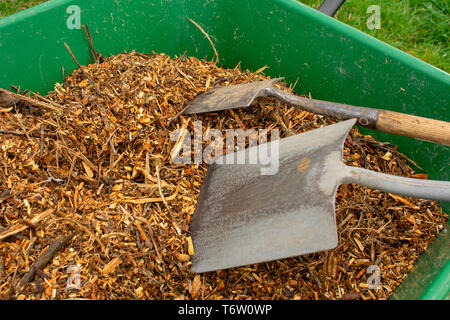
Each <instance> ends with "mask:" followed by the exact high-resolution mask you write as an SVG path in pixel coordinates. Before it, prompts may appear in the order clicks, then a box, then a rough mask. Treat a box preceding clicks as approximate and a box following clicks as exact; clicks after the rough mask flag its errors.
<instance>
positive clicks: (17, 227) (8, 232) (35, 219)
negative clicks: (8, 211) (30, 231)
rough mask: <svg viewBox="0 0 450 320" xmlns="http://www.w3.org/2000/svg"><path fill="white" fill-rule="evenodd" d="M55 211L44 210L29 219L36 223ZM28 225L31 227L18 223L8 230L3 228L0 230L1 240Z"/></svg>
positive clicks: (24, 228)
mask: <svg viewBox="0 0 450 320" xmlns="http://www.w3.org/2000/svg"><path fill="white" fill-rule="evenodd" d="M54 211H55V210H54V209H47V210H45V211H44V212H42V213H40V214H38V215H37V216H35V217H33V218H32V219H31V220H29V222H30V223H32V224H33V225H36V224H37V223H38V222H40V221H42V220H43V219H45V218H46V217H47V216H48V215H50V214H52V213H53V212H54ZM28 227H29V226H28V225H23V224H16V225H14V226H12V227H10V228H8V229H6V230H3V231H2V232H0V240H1V239H4V238H6V237H9V236H12V235H13V234H16V233H19V232H21V231H23V230H26V229H27V228H28Z"/></svg>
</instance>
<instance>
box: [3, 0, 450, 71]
mask: <svg viewBox="0 0 450 320" xmlns="http://www.w3.org/2000/svg"><path fill="white" fill-rule="evenodd" d="M299 1H300V2H302V3H304V4H306V5H309V6H312V7H314V8H317V7H318V6H319V5H320V3H321V2H322V0H299ZM41 2H45V1H43V0H0V17H4V16H7V15H10V14H12V13H14V12H16V11H19V10H23V9H26V8H28V7H31V6H34V5H36V4H39V3H41ZM449 3H450V2H449V1H448V0H395V1H393V0H347V1H346V2H345V3H344V5H343V6H342V7H341V9H340V10H339V11H338V13H337V15H336V19H338V20H340V21H342V22H344V23H346V24H348V25H350V26H352V27H354V28H357V29H359V30H361V31H363V32H365V33H367V34H370V35H371V36H373V37H375V38H378V39H380V40H382V41H384V42H386V43H389V44H390V45H392V46H394V47H397V48H399V49H400V50H403V51H405V52H407V53H409V54H411V55H413V56H415V57H417V58H419V59H422V60H424V61H426V62H428V63H430V64H432V65H434V66H436V67H438V68H440V69H442V70H444V71H446V72H449V71H450V45H449V30H450V23H449V15H450V12H449V6H450V4H449ZM370 5H378V6H380V9H381V29H378V30H377V29H375V30H369V29H368V28H367V26H366V21H367V19H368V17H369V15H370V14H368V13H366V10H367V8H368V7H369V6H370Z"/></svg>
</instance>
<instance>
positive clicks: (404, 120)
mask: <svg viewBox="0 0 450 320" xmlns="http://www.w3.org/2000/svg"><path fill="white" fill-rule="evenodd" d="M376 129H377V130H380V131H383V132H388V133H393V134H398V135H401V136H405V137H410V138H416V139H421V140H426V141H431V142H436V143H441V144H445V145H450V123H449V122H445V121H440V120H433V119H428V118H423V117H418V116H413V115H408V114H403V113H399V112H394V111H387V110H381V111H380V112H379V114H378V121H377V124H376Z"/></svg>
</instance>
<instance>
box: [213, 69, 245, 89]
mask: <svg viewBox="0 0 450 320" xmlns="http://www.w3.org/2000/svg"><path fill="white" fill-rule="evenodd" d="M243 75H245V73H244V72H241V73H238V74H235V75H232V76H229V77H225V78H222V79H219V80H216V81H214V82H213V84H212V86H213V87H214V86H215V85H217V84H219V83H222V82H225V81H230V80H233V79H234V78H237V77H240V76H243Z"/></svg>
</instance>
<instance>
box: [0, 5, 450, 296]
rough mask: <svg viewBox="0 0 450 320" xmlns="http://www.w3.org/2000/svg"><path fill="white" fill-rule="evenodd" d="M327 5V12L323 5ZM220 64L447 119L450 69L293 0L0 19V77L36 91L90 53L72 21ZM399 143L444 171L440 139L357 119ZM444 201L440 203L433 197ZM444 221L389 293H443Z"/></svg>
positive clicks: (114, 45)
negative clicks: (416, 137) (398, 131)
mask: <svg viewBox="0 0 450 320" xmlns="http://www.w3.org/2000/svg"><path fill="white" fill-rule="evenodd" d="M328 13H329V14H332V12H328ZM189 19H191V20H193V21H196V22H197V23H198V24H199V25H201V26H202V27H203V29H204V30H205V31H206V32H207V33H208V34H209V35H210V36H211V37H212V39H213V40H214V45H215V48H216V50H217V52H218V53H219V54H220V58H219V64H220V65H223V66H225V67H234V66H236V64H238V63H239V62H240V63H241V66H242V67H243V68H248V69H251V70H256V69H259V68H260V67H261V66H264V65H267V66H268V67H269V68H268V69H266V70H268V71H267V74H269V75H271V76H272V77H279V76H283V77H285V78H286V81H287V82H288V83H295V82H297V86H296V87H295V90H296V93H297V94H309V93H311V95H312V96H313V97H314V98H316V99H320V100H327V101H336V102H340V103H345V104H351V105H359V106H367V107H372V108H385V109H387V110H391V111H397V112H402V113H409V114H414V115H417V116H422V117H427V118H432V119H440V120H443V121H449V120H450V112H449V111H448V108H449V107H450V103H449V95H448V92H450V90H449V89H450V76H449V75H448V74H447V73H445V72H443V71H442V70H439V69H437V68H435V67H433V66H431V65H429V64H427V63H425V62H423V61H421V60H419V59H416V58H414V57H412V56H410V55H408V54H406V53H404V52H402V51H400V50H397V49H395V48H393V47H391V46H389V45H387V44H385V43H383V42H381V41H378V40H377V39H375V38H373V37H370V36H368V35H366V34H364V33H363V32H360V31H358V30H356V29H354V28H352V27H350V26H348V25H345V24H343V23H341V22H339V21H337V20H335V19H333V18H331V17H330V16H327V15H326V14H323V13H321V12H319V11H317V10H314V9H312V8H310V7H307V6H305V5H303V4H301V3H299V2H297V1H294V0H248V1H245V2H242V1H237V0H210V1H207V2H203V1H194V0H170V1H167V0H163V1H161V0H152V1H149V0H133V1H131V0H116V1H112V0H98V1H89V0H52V1H48V2H45V3H43V4H41V5H39V6H36V7H33V8H30V9H27V10H25V11H22V12H19V13H17V14H14V15H12V16H9V17H6V18H3V19H1V20H0V61H1V62H2V68H1V71H0V87H3V88H7V87H10V86H11V85H20V87H21V89H30V90H32V91H39V92H40V93H41V94H43V93H46V92H47V91H49V90H51V89H52V88H53V85H54V83H55V82H60V81H61V80H62V78H63V72H62V68H61V67H64V72H65V73H66V74H67V72H71V71H72V70H73V69H75V68H76V67H77V66H76V65H75V63H74V62H73V60H72V58H71V57H70V55H69V54H68V53H67V50H66V48H65V46H64V42H67V41H70V46H71V48H72V51H73V52H74V54H75V55H76V57H77V58H78V60H79V62H80V63H82V64H87V63H89V62H92V59H90V48H89V46H88V45H87V42H86V39H85V36H84V33H83V30H82V29H81V24H83V25H86V24H88V25H89V28H90V30H91V34H92V37H93V40H94V43H95V46H96V49H97V50H99V51H100V52H102V54H103V55H104V56H108V55H111V54H117V53H120V52H123V51H131V50H136V51H138V52H143V53H145V52H152V51H155V52H164V53H166V54H169V55H175V54H177V55H178V54H180V53H182V52H184V51H186V50H187V52H188V54H189V55H194V56H197V57H209V58H212V57H213V56H214V51H213V49H212V48H211V44H210V43H209V41H208V40H207V39H206V38H205V37H204V34H202V33H201V32H200V31H199V29H198V28H197V27H196V26H195V25H193V24H192V23H191V21H190V20H189ZM363 133H366V134H369V133H370V134H371V135H373V136H374V137H376V138H377V139H379V140H382V141H389V142H391V143H392V144H396V145H398V146H399V148H400V150H402V152H403V153H404V154H405V155H407V156H408V157H410V158H412V159H414V160H415V161H416V162H417V163H419V164H420V165H421V166H422V168H423V169H424V170H425V171H426V172H427V173H428V174H429V177H430V179H434V180H439V179H440V180H447V181H448V180H449V170H448V165H449V163H448V160H449V158H450V149H449V147H447V146H443V145H438V144H434V143H430V142H425V141H419V140H411V139H408V138H403V137H400V136H395V135H390V134H386V133H380V132H375V131H373V130H370V129H364V130H363ZM441 206H442V208H443V209H444V210H447V212H448V210H449V209H450V204H449V203H444V202H442V203H441ZM448 244H449V228H448V226H447V227H446V228H444V229H443V230H442V231H441V233H440V235H439V237H438V238H437V239H436V241H435V242H434V243H433V244H432V245H431V246H430V247H429V248H428V250H427V251H426V252H425V253H424V254H423V255H422V256H421V257H420V258H419V260H418V261H417V262H416V264H415V266H414V268H413V270H412V271H410V272H409V274H408V276H407V278H406V279H405V280H404V281H403V282H402V284H401V286H400V287H399V288H397V289H396V291H395V292H394V294H393V296H392V298H393V299H420V298H422V299H445V298H447V297H448V294H449V287H450V264H449V263H448V261H449V256H450V250H449V246H448Z"/></svg>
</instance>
